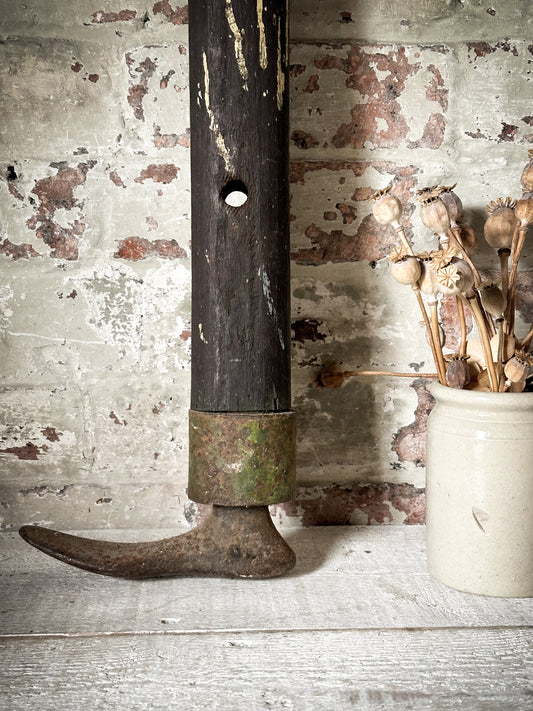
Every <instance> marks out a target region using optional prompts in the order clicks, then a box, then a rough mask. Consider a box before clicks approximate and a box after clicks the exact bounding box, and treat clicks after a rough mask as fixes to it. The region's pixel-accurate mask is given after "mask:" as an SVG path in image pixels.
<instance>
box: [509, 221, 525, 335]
mask: <svg viewBox="0 0 533 711" xmlns="http://www.w3.org/2000/svg"><path fill="white" fill-rule="evenodd" d="M526 233H527V225H524V224H523V223H521V224H520V225H519V227H518V228H517V229H516V230H515V233H514V235H513V244H512V245H511V271H510V272H509V286H508V289H507V307H506V309H505V323H506V329H505V330H506V332H507V333H508V334H512V332H513V329H514V304H515V292H516V277H517V274H518V261H519V260H520V254H521V252H522V248H523V246H524V242H525V239H526Z"/></svg>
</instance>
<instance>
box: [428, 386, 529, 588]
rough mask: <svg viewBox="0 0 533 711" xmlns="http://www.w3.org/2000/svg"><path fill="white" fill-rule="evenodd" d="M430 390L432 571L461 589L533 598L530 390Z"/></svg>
mask: <svg viewBox="0 0 533 711" xmlns="http://www.w3.org/2000/svg"><path fill="white" fill-rule="evenodd" d="M431 393H432V395H433V396H434V397H435V400H436V404H435V407H434V409H433V411H432V412H431V414H430V416H429V420H428V431H427V460H426V467H427V481H426V506H427V508H426V524H427V527H426V530H427V559H428V567H429V571H430V573H431V575H432V576H433V577H434V578H436V579H437V580H439V581H440V582H442V583H444V584H445V585H448V586H449V587H451V588H455V589H457V590H462V591H465V592H470V593H477V594H480V595H492V596H496V597H532V596H533V393H518V394H512V393H492V392H476V391H469V390H457V389H455V388H450V387H444V386H442V385H440V384H439V383H433V384H432V386H431Z"/></svg>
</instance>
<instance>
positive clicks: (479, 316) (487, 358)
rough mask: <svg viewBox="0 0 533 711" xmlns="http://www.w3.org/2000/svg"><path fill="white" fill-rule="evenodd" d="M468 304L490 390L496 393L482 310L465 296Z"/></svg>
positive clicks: (475, 302) (470, 297)
mask: <svg viewBox="0 0 533 711" xmlns="http://www.w3.org/2000/svg"><path fill="white" fill-rule="evenodd" d="M466 298H467V300H468V303H469V304H470V308H471V309H472V313H473V315H474V318H475V320H476V324H477V327H478V331H479V335H480V336H481V345H482V347H483V354H484V355H485V361H486V364H487V372H488V374H489V381H490V389H491V390H492V391H493V392H494V391H495V392H497V391H498V375H497V373H496V369H495V367H494V361H493V360H492V349H491V347H490V340H489V334H488V331H487V324H486V322H485V318H484V316H483V310H482V309H481V307H480V306H479V304H478V302H477V299H476V297H475V296H467V297H466Z"/></svg>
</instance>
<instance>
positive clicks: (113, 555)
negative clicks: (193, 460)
mask: <svg viewBox="0 0 533 711" xmlns="http://www.w3.org/2000/svg"><path fill="white" fill-rule="evenodd" d="M20 534H21V536H22V537H23V538H24V539H25V540H26V541H27V542H28V543H31V545H32V546H35V548H38V549H39V550H41V551H43V552H44V553H47V554H48V555H51V556H52V557H54V558H57V559H58V560H61V561H63V562H64V563H68V564H69V565H73V566H76V567H77V568H82V569H83V570H88V571H90V572H92V573H99V574H100V575H110V576H113V577H119V578H130V579H134V578H135V579H142V578H162V577H179V576H183V577H185V576H199V575H205V576H210V577H224V578H272V577H276V576H278V575H282V574H283V573H287V572H288V571H289V570H291V569H292V568H293V567H294V564H295V562H296V558H295V555H294V553H293V551H292V550H291V548H290V547H289V546H288V545H287V543H286V542H285V541H284V540H283V538H282V537H281V536H280V534H279V533H278V531H277V530H276V528H275V526H274V524H273V523H272V519H271V517H270V513H269V511H268V508H267V507H266V506H254V507H250V508H245V507H228V506H214V507H213V511H212V513H211V515H210V516H209V517H208V518H207V519H206V521H205V522H204V523H203V524H202V525H200V526H198V527H197V528H195V529H194V530H192V531H189V532H188V533H185V534H183V535H181V536H175V537H173V538H166V539H163V540H161V541H148V542H143V543H121V542H112V541H97V540H92V539H89V538H82V537H79V536H72V535H70V534H66V533H60V532H59V531H52V530H50V529H47V528H41V527H40V526H23V527H22V528H21V529H20Z"/></svg>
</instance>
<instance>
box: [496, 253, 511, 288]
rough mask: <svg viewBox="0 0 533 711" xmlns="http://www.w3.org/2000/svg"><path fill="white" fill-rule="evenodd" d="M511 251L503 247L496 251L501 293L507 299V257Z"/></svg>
mask: <svg viewBox="0 0 533 711" xmlns="http://www.w3.org/2000/svg"><path fill="white" fill-rule="evenodd" d="M510 254H511V250H510V249H507V247H504V248H502V249H499V250H498V256H499V258H500V271H501V275H502V293H503V295H504V296H505V298H506V299H507V292H508V291H509V255H510Z"/></svg>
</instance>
